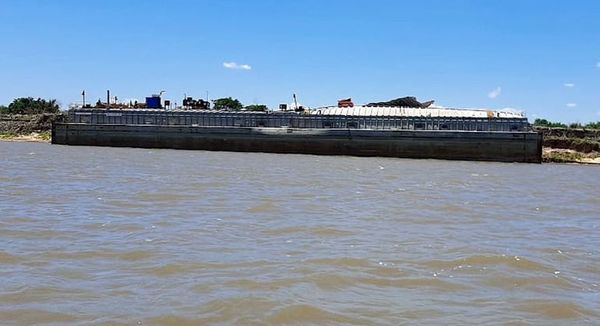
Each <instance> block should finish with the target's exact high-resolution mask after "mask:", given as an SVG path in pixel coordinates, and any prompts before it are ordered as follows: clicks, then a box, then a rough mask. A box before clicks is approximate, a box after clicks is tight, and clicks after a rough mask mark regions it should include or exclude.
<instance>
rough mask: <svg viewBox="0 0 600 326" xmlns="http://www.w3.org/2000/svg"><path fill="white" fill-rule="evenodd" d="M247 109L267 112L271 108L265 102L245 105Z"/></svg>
mask: <svg viewBox="0 0 600 326" xmlns="http://www.w3.org/2000/svg"><path fill="white" fill-rule="evenodd" d="M245 109H246V110H247V111H258V112H267V111H268V110H269V108H268V107H267V106H266V105H263V104H252V105H248V106H247V107H245Z"/></svg>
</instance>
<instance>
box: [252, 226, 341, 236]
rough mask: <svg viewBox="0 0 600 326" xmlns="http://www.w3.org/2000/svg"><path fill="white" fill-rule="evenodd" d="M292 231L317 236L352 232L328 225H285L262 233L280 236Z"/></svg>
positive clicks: (292, 232)
mask: <svg viewBox="0 0 600 326" xmlns="http://www.w3.org/2000/svg"><path fill="white" fill-rule="evenodd" d="M294 233H303V234H312V235H316V236H319V237H340V236H347V235H351V234H353V232H350V231H345V230H339V229H335V228H330V227H287V228H279V229H269V230H265V231H263V234H266V235H273V236H281V235H287V234H294Z"/></svg>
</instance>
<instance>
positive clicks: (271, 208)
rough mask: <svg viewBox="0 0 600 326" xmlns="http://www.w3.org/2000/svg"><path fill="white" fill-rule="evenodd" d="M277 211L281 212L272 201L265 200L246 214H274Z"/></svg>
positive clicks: (249, 209)
mask: <svg viewBox="0 0 600 326" xmlns="http://www.w3.org/2000/svg"><path fill="white" fill-rule="evenodd" d="M277 211H279V207H277V205H276V204H275V203H274V202H273V201H271V200H263V201H262V202H261V203H260V204H258V205H256V206H253V207H250V208H248V209H247V210H246V212H248V213H251V214H260V213H273V212H277Z"/></svg>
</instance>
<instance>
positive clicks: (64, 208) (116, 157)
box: [0, 143, 600, 325]
mask: <svg viewBox="0 0 600 326" xmlns="http://www.w3.org/2000/svg"><path fill="white" fill-rule="evenodd" d="M0 167H1V169H0V239H2V245H1V246H0V279H1V280H2V282H0V320H2V321H3V322H2V323H3V324H5V323H7V324H37V323H49V324H56V325H69V324H72V325H79V324H89V323H94V324H114V325H132V324H133V325H135V324H142V325H198V324H240V325H253V324H257V325H258V324H272V325H284V324H294V323H298V324H344V325H347V324H399V323H430V324H440V323H451V324H460V323H465V322H467V323H472V324H474V323H531V322H533V323H541V324H544V323H548V322H551V323H561V324H563V323H564V324H572V323H581V324H586V323H594V322H596V321H597V320H599V319H600V300H598V297H599V295H600V287H599V284H600V255H599V254H600V252H599V250H600V237H599V236H598V234H599V232H600V220H598V216H600V215H599V213H598V212H599V211H600V200H599V199H598V191H597V189H598V182H599V181H600V169H598V168H597V167H591V166H573V165H525V164H499V163H481V162H480V163H477V162H448V161H435V160H405V159H386V158H354V157H321V156H310V155H271V154H251V153H219V152H201V151H173V150H147V149H126V148H94V147H63V146H51V145H47V144H25V143H18V144H17V143H0Z"/></svg>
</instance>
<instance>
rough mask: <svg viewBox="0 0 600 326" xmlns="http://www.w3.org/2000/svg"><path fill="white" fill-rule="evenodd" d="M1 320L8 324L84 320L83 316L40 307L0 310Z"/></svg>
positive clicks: (59, 322) (39, 323) (62, 322)
mask: <svg viewBox="0 0 600 326" xmlns="http://www.w3.org/2000/svg"><path fill="white" fill-rule="evenodd" d="M0 320H2V323H3V324H4V323H6V324H13V323H14V324H16V325H41V324H56V325H64V324H66V323H76V322H82V321H83V320H82V319H81V317H79V316H76V315H73V314H66V313H59V312H52V311H46V310H38V309H13V310H5V311H0Z"/></svg>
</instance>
